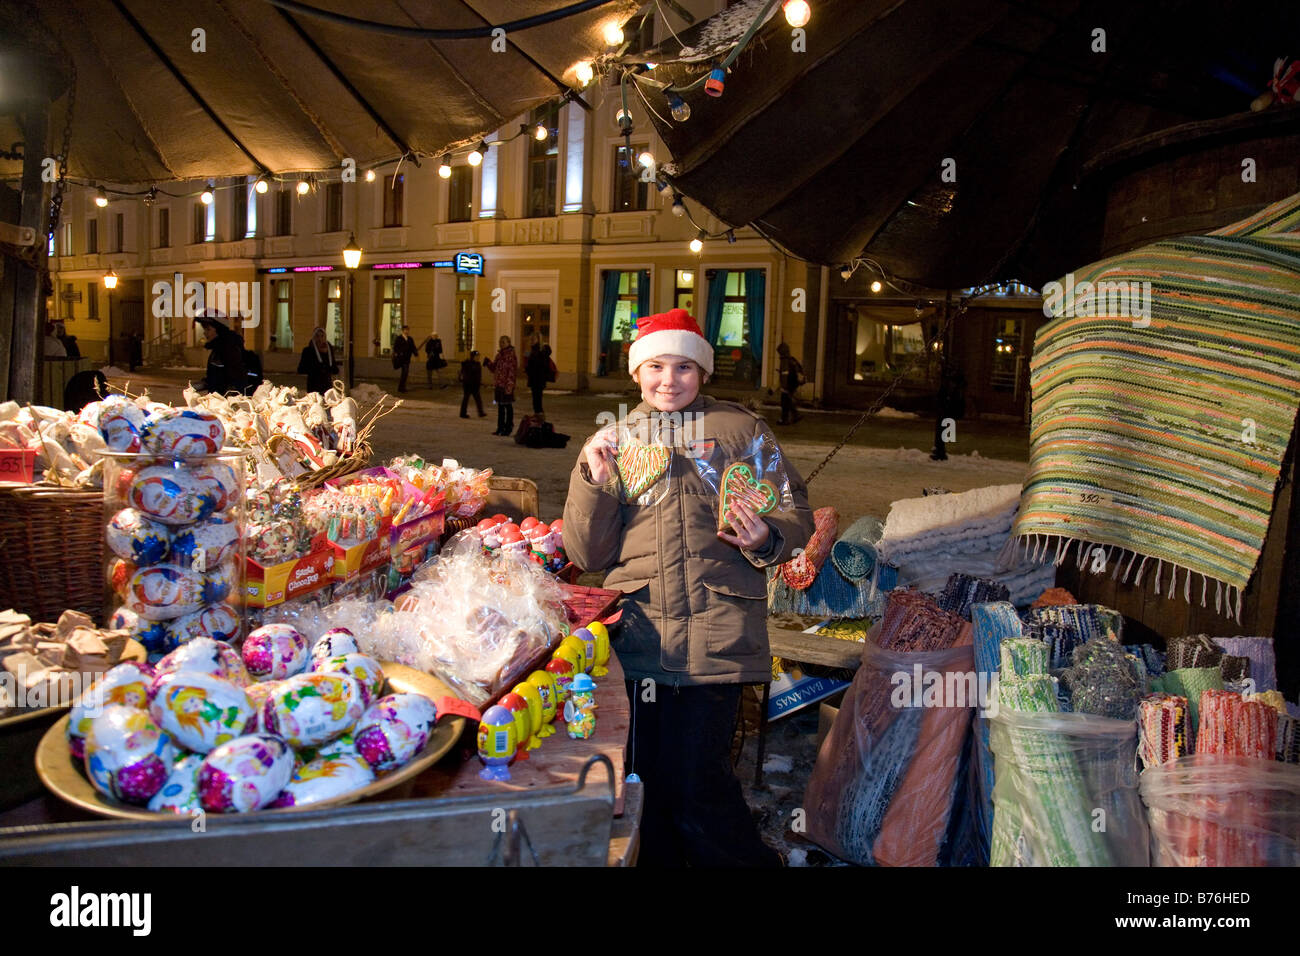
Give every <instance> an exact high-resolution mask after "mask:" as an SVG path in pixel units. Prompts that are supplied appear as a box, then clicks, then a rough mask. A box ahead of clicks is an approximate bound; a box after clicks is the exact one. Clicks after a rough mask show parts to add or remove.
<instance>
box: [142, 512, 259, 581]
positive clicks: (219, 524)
mask: <svg viewBox="0 0 1300 956" xmlns="http://www.w3.org/2000/svg"><path fill="white" fill-rule="evenodd" d="M171 550H172V562H173V563H175V564H182V565H184V566H185V567H187V568H189V569H190V570H192V571H199V572H208V571H213V570H215V569H217V568H219V567H221V566H222V565H223V564H224V563H225V562H227V561H229V560H231V559H233V558H234V557H235V556H236V555H237V554H238V553H239V526H238V525H237V524H235V522H233V521H231V520H229V519H228V518H227V517H225V516H222V515H215V514H214V515H212V517H210V518H208V519H207V520H206V521H203V522H200V523H198V524H193V525H189V526H188V527H185V528H182V529H180V530H179V531H177V532H176V533H175V534H173V535H172V539H171ZM200 553H201V556H200ZM145 563H148V562H145Z"/></svg>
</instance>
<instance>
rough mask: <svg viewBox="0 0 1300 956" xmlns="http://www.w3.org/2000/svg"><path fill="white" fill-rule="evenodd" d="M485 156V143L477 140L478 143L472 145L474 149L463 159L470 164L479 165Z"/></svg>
mask: <svg viewBox="0 0 1300 956" xmlns="http://www.w3.org/2000/svg"><path fill="white" fill-rule="evenodd" d="M485 156H487V143H485V142H484V141H483V140H479V143H478V145H477V146H475V147H474V151H473V152H472V153H470V154H469V155H468V156H466V157H465V161H466V162H467V163H469V164H470V165H471V166H481V165H483V158H484V157H485Z"/></svg>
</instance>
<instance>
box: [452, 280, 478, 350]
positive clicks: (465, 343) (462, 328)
mask: <svg viewBox="0 0 1300 956" xmlns="http://www.w3.org/2000/svg"><path fill="white" fill-rule="evenodd" d="M473 348H474V279H473V277H472V276H457V277H456V354H457V355H468V354H469V353H470V351H471V350H472V349H473Z"/></svg>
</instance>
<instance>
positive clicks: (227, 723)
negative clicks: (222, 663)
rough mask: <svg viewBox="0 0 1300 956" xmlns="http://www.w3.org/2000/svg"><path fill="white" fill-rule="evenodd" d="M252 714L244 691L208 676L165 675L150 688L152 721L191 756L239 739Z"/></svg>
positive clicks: (189, 672)
mask: <svg viewBox="0 0 1300 956" xmlns="http://www.w3.org/2000/svg"><path fill="white" fill-rule="evenodd" d="M252 713H253V705H252V704H250V703H249V701H248V695H247V694H245V693H244V688H242V687H240V686H239V685H238V684H236V683H234V682H232V681H228V680H222V679H221V678H219V677H213V676H212V675H211V674H200V673H197V672H195V671H181V672H179V673H172V674H164V675H163V676H161V677H156V678H154V682H153V685H152V686H151V687H150V688H149V714H150V715H151V716H152V717H153V719H154V722H155V723H156V724H157V725H158V726H159V727H161V728H162V729H163V730H165V731H166V732H167V733H168V734H169V735H170V736H171V738H172V739H173V740H174V741H175V742H176V743H177V744H179V745H180V746H182V747H184V748H185V749H186V750H192V751H193V752H194V753H201V754H205V753H207V752H208V751H210V750H212V749H213V748H214V747H219V746H221V745H222V744H224V743H226V742H228V741H231V740H234V739H235V738H236V737H239V736H241V735H242V734H243V732H244V725H245V724H247V723H248V718H249V717H250V716H252Z"/></svg>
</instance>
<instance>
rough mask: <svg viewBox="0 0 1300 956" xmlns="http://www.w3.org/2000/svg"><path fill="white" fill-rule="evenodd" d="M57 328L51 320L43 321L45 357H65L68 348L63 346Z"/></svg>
mask: <svg viewBox="0 0 1300 956" xmlns="http://www.w3.org/2000/svg"><path fill="white" fill-rule="evenodd" d="M57 331H58V330H57V328H56V327H55V324H54V323H53V322H46V323H45V351H44V353H43V354H44V356H45V357H46V358H67V357H68V350H67V349H65V348H64V347H63V340H62V339H61V338H59V336H58V334H57Z"/></svg>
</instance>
